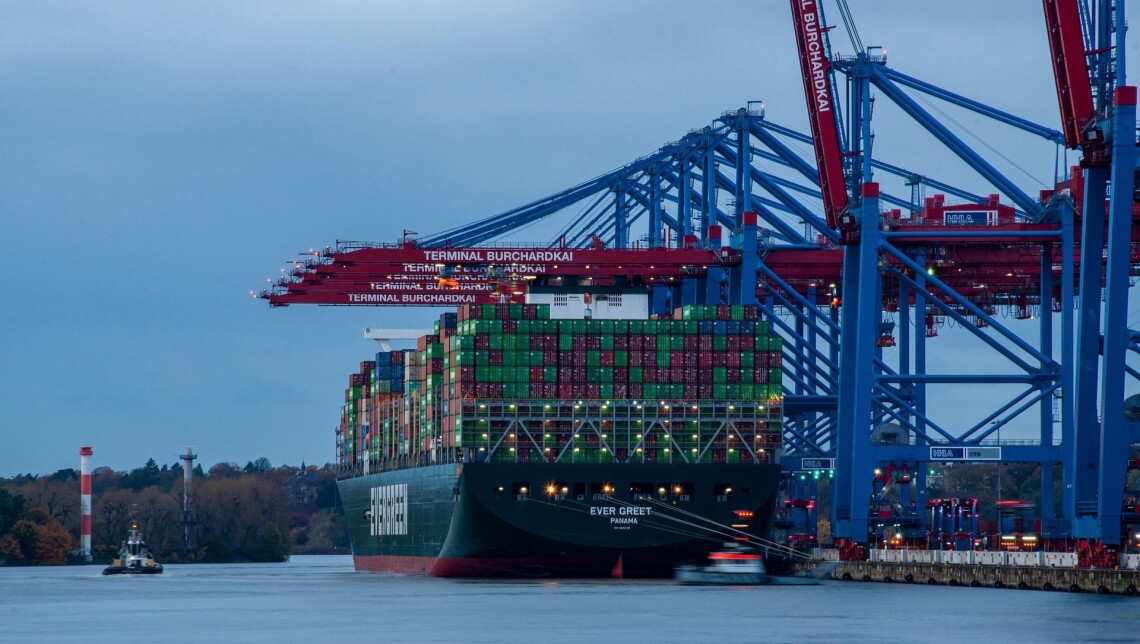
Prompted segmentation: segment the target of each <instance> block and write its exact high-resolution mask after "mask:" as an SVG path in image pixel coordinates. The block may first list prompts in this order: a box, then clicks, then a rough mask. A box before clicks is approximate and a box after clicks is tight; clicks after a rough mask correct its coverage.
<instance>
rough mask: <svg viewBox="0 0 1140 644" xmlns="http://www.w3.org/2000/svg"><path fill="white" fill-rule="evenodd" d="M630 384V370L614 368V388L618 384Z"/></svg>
mask: <svg viewBox="0 0 1140 644" xmlns="http://www.w3.org/2000/svg"><path fill="white" fill-rule="evenodd" d="M626 382H629V369H628V368H626V367H614V386H615V387H616V386H617V384H618V383H626Z"/></svg>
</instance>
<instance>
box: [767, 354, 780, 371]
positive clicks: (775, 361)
mask: <svg viewBox="0 0 1140 644" xmlns="http://www.w3.org/2000/svg"><path fill="white" fill-rule="evenodd" d="M783 364H784V352H783V351H769V352H768V366H769V367H772V368H773V369H775V368H777V367H781V366H783Z"/></svg>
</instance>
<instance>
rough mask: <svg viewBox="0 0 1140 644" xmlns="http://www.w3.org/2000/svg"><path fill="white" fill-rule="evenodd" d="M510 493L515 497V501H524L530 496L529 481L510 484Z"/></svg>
mask: <svg viewBox="0 0 1140 644" xmlns="http://www.w3.org/2000/svg"><path fill="white" fill-rule="evenodd" d="M511 495H512V496H514V497H515V500H516V501H526V500H527V497H528V496H530V483H527V482H515V483H512V484H511Z"/></svg>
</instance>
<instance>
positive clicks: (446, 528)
mask: <svg viewBox="0 0 1140 644" xmlns="http://www.w3.org/2000/svg"><path fill="white" fill-rule="evenodd" d="M585 300H586V303H587V305H588V304H589V300H590V298H589V296H588V295H587V296H586V298H585ZM563 304H564V302H559V301H557V299H556V301H555V302H554V303H553V304H551V303H527V304H521V303H512V304H469V305H464V306H462V307H460V308H459V309H458V311H457V312H455V313H445V314H443V315H442V316H441V317H440V319H439V321H437V322H436V323H435V329H434V331H433V332H432V333H429V334H426V335H424V336H422V337H420V338H419V339H418V341H417V346H416V349H415V350H396V351H381V352H379V353H377V354H376V356H375V359H374V360H367V361H364V362H362V363H361V364H360V369H359V371H358V372H357V373H354V374H352V375H351V376H350V380H349V387H348V388H347V390H346V391H345V404H344V407H343V413H342V417H341V422H340V424H339V425H338V427H337V432H336V434H337V436H336V441H337V465H338V467H339V470H340V476H339V478H338V487H339V490H340V495H341V500H342V502H343V507H344V511H345V516H346V519H347V524H348V529H349V535H350V538H351V542H352V550H353V560H354V565H355V567H356V569H357V570H361V571H375V572H392V573H411V574H426V575H433V576H445V577H520V576H521V577H542V576H551V577H655V576H662V577H663V576H669V575H671V574H672V570H673V566H674V565H675V564H677V563H679V562H682V561H688V560H697V559H703V558H704V557H705V556H706V555H707V554H708V553H709V552H711V551H713V550H716V549H717V548H719V547H722V545H723V543H724V542H725V541H726V540H731V539H734V538H737V539H743V538H756V537H761V538H763V537H767V536H769V533H770V531H771V528H772V521H773V517H774V513H775V508H776V497H777V490H778V487H779V480H780V466H779V454H780V448H781V420H782V412H781V403H782V382H781V381H782V368H781V355H782V347H781V339H780V338H779V337H778V336H775V335H770V334H769V332H768V323H767V321H765V320H762V319H761V316H760V313H759V309H758V308H757V307H754V306H742V305H731V306H724V305H721V306H714V305H703V306H685V307H681V308H678V309H676V310H675V311H674V314H673V316H672V317H671V318H669V319H596V318H595V319H581V318H579V319H565V318H564V319H556V318H552V317H551V309H552V306H553V307H554V308H555V310H558V309H559V308H563V309H565V307H564V306H561V305H563ZM587 312H588V311H587ZM610 314H620V313H619V312H618V311H617V307H616V305H615V310H612V311H610Z"/></svg>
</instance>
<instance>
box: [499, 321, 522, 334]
mask: <svg viewBox="0 0 1140 644" xmlns="http://www.w3.org/2000/svg"><path fill="white" fill-rule="evenodd" d="M518 332H519V322H518V320H503V333H518Z"/></svg>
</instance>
